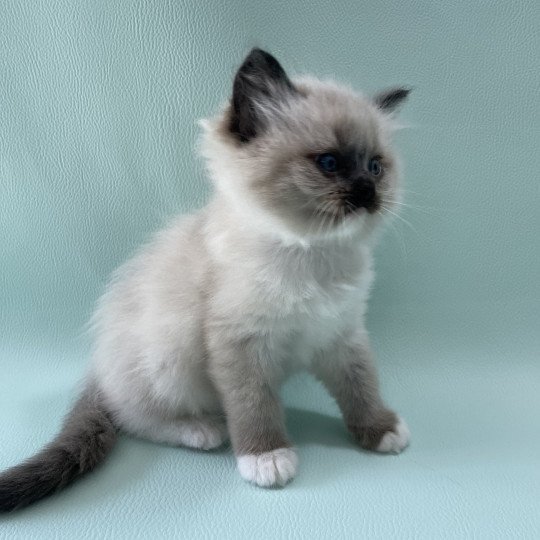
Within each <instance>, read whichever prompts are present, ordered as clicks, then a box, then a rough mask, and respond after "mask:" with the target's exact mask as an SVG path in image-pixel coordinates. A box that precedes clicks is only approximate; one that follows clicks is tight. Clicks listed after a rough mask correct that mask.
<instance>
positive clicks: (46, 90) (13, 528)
mask: <svg viewBox="0 0 540 540" xmlns="http://www.w3.org/2000/svg"><path fill="white" fill-rule="evenodd" d="M539 26H540V4H539V3H538V2H536V1H522V2H514V1H512V2H511V1H508V0H505V1H502V2H496V3H495V2H487V1H482V2H479V1H473V2H469V1H465V0H452V1H450V2H427V1H398V0H395V1H389V2H353V1H348V2H347V1H337V2H332V3H325V2H320V1H317V2H305V3H303V2H299V1H288V2H285V1H277V0H267V1H266V2H250V1H248V0H243V1H240V0H235V1H228V2H198V1H195V0H185V1H179V2H174V1H149V0H147V1H141V2H127V1H125V2H123V1H120V0H115V1H113V0H99V1H98V0H93V1H87V2H84V1H82V0H72V1H68V0H65V1H63V2H62V1H59V0H58V1H54V0H48V1H47V0H40V1H35V0H32V1H29V2H23V1H11V0H3V1H2V2H1V3H0V198H1V207H0V261H1V265H0V363H1V367H2V376H1V379H0V434H1V435H0V437H1V439H0V443H1V446H0V468H3V467H7V466H9V465H11V464H14V463H16V462H18V461H19V460H20V459H21V458H23V457H25V456H27V455H29V454H30V453H32V452H33V451H35V450H36V449H37V448H39V447H40V446H41V445H42V444H43V443H45V442H46V441H47V440H48V439H49V438H50V437H51V436H52V435H53V433H54V432H55V431H56V430H57V428H58V425H59V422H60V418H61V416H62V414H64V413H65V412H66V411H67V409H68V407H69V402H70V400H71V399H72V398H73V397H74V396H75V394H76V388H77V381H78V379H79V378H80V376H81V375H82V373H83V372H84V366H85V365H86V360H87V354H88V345H89V344H88V341H87V338H86V336H85V335H84V332H83V326H84V323H85V322H86V320H87V318H88V316H89V314H90V313H91V311H92V307H93V304H94V302H95V300H96V298H97V297H98V295H99V294H100V292H101V291H102V289H103V286H104V283H105V282H106V279H107V276H108V274H109V273H110V271H112V270H113V269H114V268H115V267H116V266H117V265H118V264H119V263H120V262H121V261H123V260H125V258H126V257H128V256H129V254H130V253H131V252H132V251H133V249H134V248H135V247H136V246H137V245H138V244H140V242H141V241H143V240H144V239H146V238H147V237H148V235H149V234H150V233H151V231H153V230H155V229H157V228H158V227H160V226H161V225H162V224H163V223H165V222H166V220H167V218H168V217H170V216H172V215H174V214H175V213H177V212H180V211H186V210H189V209H192V208H196V207H199V206H201V205H202V204H204V201H205V200H206V199H207V196H208V193H209V186H208V184H207V181H206V180H205V178H204V174H203V168H202V164H201V162H200V160H199V159H198V158H196V157H195V155H194V147H195V142H196V136H197V127H196V119H197V118H199V117H202V116H205V115H208V114H211V113H212V112H214V111H215V110H216V108H217V107H218V106H219V104H220V103H221V102H222V101H223V100H224V99H226V98H227V97H228V93H229V88H230V83H231V77H232V75H233V73H234V69H235V67H236V66H237V65H238V64H239V62H240V61H241V59H242V57H243V55H244V54H245V53H246V52H247V51H248V50H249V48H250V47H251V46H253V45H259V46H263V47H266V48H268V49H269V50H271V51H272V52H273V53H274V54H275V55H276V56H277V57H278V58H279V59H280V60H281V61H282V63H283V65H284V66H285V67H286V68H287V69H289V70H291V71H293V72H294V71H297V72H299V71H305V72H311V73H315V74H317V75H321V76H334V77H336V78H338V79H341V80H344V81H347V82H349V83H351V84H352V85H354V86H355V87H357V88H361V89H364V90H366V91H368V92H372V91H375V90H376V89H378V88H380V87H384V86H388V85H393V84H408V85H411V86H413V87H414V92H413V93H412V95H411V99H410V102H409V104H408V105H407V106H406V107H405V108H404V110H403V115H402V117H403V120H404V121H405V122H406V123H407V124H408V125H409V126H410V129H407V130H405V131H403V132H401V133H400V135H399V137H398V145H399V147H400V149H401V153H402V155H403V157H404V161H405V164H406V180H407V186H408V195H407V199H406V202H407V204H410V205H411V206H408V207H406V208H404V210H403V212H402V216H403V218H404V219H405V220H407V222H409V223H410V225H406V224H405V223H403V222H402V221H400V220H396V221H395V222H394V223H393V226H392V227H389V229H388V231H387V233H386V235H385V236H384V238H383V241H382V243H381V246H380V248H379V250H378V258H377V268H378V275H377V283H376V287H375V290H374V294H373V298H372V303H371V306H372V307H371V311H370V320H369V326H370V329H371V333H372V336H373V341H374V344H375V346H376V349H377V353H378V357H379V365H380V370H381V380H382V383H383V390H384V394H385V396H387V399H388V401H389V402H390V403H391V404H392V405H393V406H394V407H396V409H399V411H400V412H401V413H402V414H403V415H404V416H405V417H406V418H407V420H408V421H409V424H410V426H411V430H412V433H413V443H412V446H411V447H410V448H409V449H408V451H407V452H406V453H404V454H403V455H401V456H400V457H380V456H375V455H370V454H367V453H363V452H360V451H358V450H357V449H356V448H355V447H354V445H353V444H352V443H351V442H350V440H349V439H348V437H347V435H346V433H345V429H344V428H343V426H342V423H341V421H340V420H339V415H338V411H337V408H336V406H335V404H334V403H333V402H332V400H331V399H330V398H329V397H328V396H327V394H326V392H325V391H324V390H323V389H322V388H321V387H320V386H319V385H318V384H317V383H315V382H314V381H313V380H311V379H310V378H309V377H307V376H302V377H297V378H295V379H294V380H292V381H290V382H289V383H288V384H287V386H286V387H285V389H284V399H285V401H286V403H287V406H288V409H289V412H288V417H289V423H290V432H291V435H292V437H293V439H294V440H295V442H296V443H297V446H298V449H299V454H300V460H301V470H300V475H299V477H298V478H297V479H296V480H295V481H294V482H293V483H292V484H291V485H290V486H288V487H287V488H286V489H285V490H273V491H268V490H266V491H265V490H259V489H256V488H253V487H251V486H248V485H246V484H244V483H243V482H242V481H241V479H240V478H239V476H238V475H237V474H236V472H235V468H234V460H233V458H232V455H231V454H230V452H228V451H223V452H217V453H213V454H210V455H206V454H202V453H197V452H190V451H188V450H184V449H174V448H167V447H160V446H157V445H152V444H150V443H147V442H144V441H137V440H134V439H129V438H127V437H125V438H122V440H121V442H120V444H119V445H118V447H117V449H116V450H115V452H114V453H113V455H112V456H111V459H110V460H109V461H108V462H107V463H106V464H105V465H104V467H103V468H101V469H100V470H99V471H97V472H95V473H94V474H93V475H91V476H89V477H88V478H87V479H85V480H84V481H81V482H79V483H78V484H77V485H76V486H74V487H73V488H72V489H70V490H67V491H65V492H64V493H62V494H61V495H59V496H57V497H55V498H52V499H50V500H48V501H46V502H43V503H42V504H40V505H37V506H35V507H32V508H31V509H28V510H27V511H24V512H22V513H19V514H16V515H13V516H9V517H7V518H6V517H1V518H0V537H1V538H48V537H51V538H53V537H54V538H79V537H83V536H84V537H85V538H150V537H163V538H172V537H175V538H201V537H204V538H206V537H215V538H243V537H246V538H247V537H257V538H472V537H475V538H538V537H539V535H540V502H539V501H540V415H539V413H540V392H539V383H540V366H539V349H540V347H539V344H540V343H539V342H540V339H539V334H540V332H539V330H540V308H539V304H540V247H539V233H540V210H539V208H540V205H539V203H540V188H539V185H540V184H539V180H540V148H539V139H540V118H539V116H540V107H539V94H540V92H539V91H540V70H539V67H538V58H539V56H540V41H539V32H538V28H539Z"/></svg>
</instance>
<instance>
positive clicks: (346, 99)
mask: <svg viewBox="0 0 540 540" xmlns="http://www.w3.org/2000/svg"><path fill="white" fill-rule="evenodd" d="M408 93H409V90H408V89H406V88H393V89H390V90H387V91H385V92H381V93H380V94H378V95H377V96H375V97H374V98H367V97H364V96H362V95H360V94H358V93H356V92H353V91H352V90H351V89H349V88H347V87H344V86H342V85H338V84H336V83H333V82H328V81H320V80H317V79H315V78H309V77H303V78H298V79H294V80H291V79H290V78H289V77H288V75H287V74H286V73H285V71H284V70H283V68H282V67H281V65H280V64H279V62H278V61H277V60H276V59H275V58H274V57H273V56H271V55H270V54H268V53H267V52H264V51H262V50H260V49H253V50H252V51H251V52H250V53H249V55H248V56H247V57H246V59H245V60H244V62H243V64H242V65H241V66H240V68H239V70H238V72H237V73H236V76H235V79H234V83H233V93H232V98H231V100H230V103H229V104H228V105H227V106H226V107H225V109H224V110H223V111H222V113H221V114H220V115H219V116H218V117H217V118H214V119H213V120H209V121H203V122H202V125H203V127H204V130H205V135H204V138H203V145H202V151H203V155H204V156H205V157H206V159H207V163H208V167H209V170H210V173H211V175H212V177H213V179H214V182H215V184H216V188H217V189H218V191H220V192H221V193H222V194H224V195H225V196H226V197H227V198H228V201H229V202H230V203H231V204H232V205H234V206H235V207H236V208H238V209H240V210H241V211H242V212H244V213H245V216H246V220H247V221H248V224H249V225H250V226H253V227H264V226H267V227H269V228H271V229H274V230H275V232H283V233H284V234H289V235H293V236H297V237H302V238H310V237H312V238H313V237H317V236H328V235H334V234H340V233H359V232H360V231H362V230H363V231H364V232H366V233H367V232H369V231H370V230H372V229H373V228H374V226H375V225H376V224H377V222H378V221H380V219H381V217H382V216H383V215H384V214H385V213H386V212H387V211H388V210H390V211H391V208H392V206H393V204H394V203H395V202H397V200H398V194H399V178H400V174H399V167H398V163H397V160H396V157H395V156H394V154H393V152H392V146H391V140H392V133H393V131H394V129H395V124H394V121H393V116H392V113H393V111H394V110H395V109H396V108H397V107H398V105H400V103H401V102H402V101H403V100H404V99H405V98H406V97H407V95H408ZM250 221H252V223H249V222H250Z"/></svg>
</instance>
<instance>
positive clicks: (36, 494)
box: [0, 385, 116, 513]
mask: <svg viewBox="0 0 540 540" xmlns="http://www.w3.org/2000/svg"><path fill="white" fill-rule="evenodd" d="M115 441H116V429H115V427H114V425H113V423H112V421H111V418H110V416H109V414H108V413H107V411H106V409H105V407H104V405H103V402H102V400H101V397H100V394H99V392H98V391H97V390H96V389H95V388H94V387H93V386H92V385H89V386H87V388H86V390H85V391H84V393H83V395H82V396H81V397H80V398H79V400H78V401H77V403H76V404H75V406H74V407H73V409H72V411H71V412H70V413H69V414H68V416H67V417H66V419H65V421H64V425H63V426H62V430H61V431H60V433H59V434H58V435H57V436H56V438H55V439H54V440H53V441H52V442H51V443H49V444H48V445H47V446H46V447H45V448H43V450H41V451H40V452H39V453H37V454H36V455H35V456H33V457H31V458H30V459H28V460H26V461H25V462H23V463H21V464H20V465H16V466H15V467H12V468H11V469H8V470H7V471H5V472H3V473H0V513H2V512H9V511H11V510H16V509H18V508H22V507H24V506H27V505H29V504H31V503H33V502H34V501H37V500H39V499H42V498H43V497H46V496H48V495H51V494H52V493H55V492H56V491H59V490H61V489H62V488H64V487H65V486H67V485H68V484H70V483H71V482H72V481H73V480H75V479H76V478H77V477H78V476H81V475H83V474H85V473H87V472H88V471H91V470H92V469H93V468H94V467H95V466H96V465H98V464H99V463H100V462H101V461H103V459H104V458H105V456H106V455H107V454H108V452H109V450H110V449H111V448H112V446H113V445H114V442H115Z"/></svg>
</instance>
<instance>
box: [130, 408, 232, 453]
mask: <svg viewBox="0 0 540 540" xmlns="http://www.w3.org/2000/svg"><path fill="white" fill-rule="evenodd" d="M126 431H128V432H131V433H133V434H134V435H138V436H139V437H143V438H144V439H149V440H151V441H154V442H158V443H165V444H170V445H172V446H187V447H189V448H197V449H200V450H211V449H212V448H218V447H219V446H221V445H222V444H223V443H224V442H225V441H226V440H227V438H228V435H227V426H226V425H225V421H224V420H223V419H222V418H220V417H217V416H198V417H195V416H183V417H179V418H175V419H156V418H152V419H149V418H147V419H145V421H144V422H140V421H139V422H137V425H133V424H132V425H130V426H126Z"/></svg>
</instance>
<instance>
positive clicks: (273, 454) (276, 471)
mask: <svg viewBox="0 0 540 540" xmlns="http://www.w3.org/2000/svg"><path fill="white" fill-rule="evenodd" d="M237 464H238V470H239V471H240V475H241V476H242V478H243V479H244V480H247V481H248V482H252V483H253V484H257V485H258V486H261V487H272V486H284V485H285V484H286V483H287V482H288V481H289V480H292V479H293V478H294V477H295V476H296V469H297V467H298V457H297V456H296V453H295V452H294V450H292V449H291V448H277V449H276V450H271V451H269V452H263V453H262V454H246V455H243V456H238V457H237Z"/></svg>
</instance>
